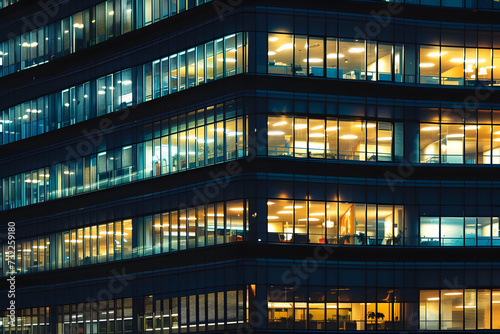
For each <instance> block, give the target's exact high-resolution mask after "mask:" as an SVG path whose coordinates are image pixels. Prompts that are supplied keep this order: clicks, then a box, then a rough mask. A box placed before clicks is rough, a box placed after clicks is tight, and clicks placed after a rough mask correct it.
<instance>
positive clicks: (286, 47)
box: [276, 43, 293, 52]
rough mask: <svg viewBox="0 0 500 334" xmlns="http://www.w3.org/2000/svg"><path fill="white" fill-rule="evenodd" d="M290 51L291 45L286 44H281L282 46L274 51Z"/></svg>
mask: <svg viewBox="0 0 500 334" xmlns="http://www.w3.org/2000/svg"><path fill="white" fill-rule="evenodd" d="M290 49H293V44H292V43H287V44H283V45H282V46H280V47H279V48H278V50H276V51H278V52H281V51H283V50H290Z"/></svg>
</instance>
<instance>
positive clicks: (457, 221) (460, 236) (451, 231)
mask: <svg viewBox="0 0 500 334" xmlns="http://www.w3.org/2000/svg"><path fill="white" fill-rule="evenodd" d="M441 245H442V246H463V245H464V218H462V217H442V218H441Z"/></svg>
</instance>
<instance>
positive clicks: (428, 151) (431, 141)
mask: <svg viewBox="0 0 500 334" xmlns="http://www.w3.org/2000/svg"><path fill="white" fill-rule="evenodd" d="M483 113H485V114H488V111H483ZM486 117H487V116H486ZM474 123H475V122H474ZM474 123H454V124H453V123H448V124H442V123H421V124H420V162H421V163H443V164H498V163H500V125H496V124H493V125H492V124H491V123H490V124H478V125H476V124H474Z"/></svg>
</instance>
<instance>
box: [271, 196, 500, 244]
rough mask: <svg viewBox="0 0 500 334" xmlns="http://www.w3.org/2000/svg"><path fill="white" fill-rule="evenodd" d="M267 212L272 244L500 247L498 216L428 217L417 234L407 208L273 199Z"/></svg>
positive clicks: (424, 219) (421, 219) (424, 218)
mask: <svg viewBox="0 0 500 334" xmlns="http://www.w3.org/2000/svg"><path fill="white" fill-rule="evenodd" d="M267 208H268V209H267V231H268V242H287V243H313V244H334V245H336V244H340V245H368V246H394V245H397V246H403V244H404V245H408V246H422V247H439V246H452V247H464V246H465V247H491V246H500V231H499V220H498V217H425V216H422V217H420V218H419V221H420V227H419V228H420V230H419V231H417V227H416V225H417V224H418V223H417V222H415V224H412V223H411V222H409V223H407V224H406V226H405V219H406V220H408V218H405V215H404V208H403V206H402V205H381V204H378V205H377V204H362V203H349V202H323V201H297V200H295V201H294V200H283V199H269V200H268V202H267ZM409 225H414V226H415V227H414V228H413V226H409ZM405 227H406V228H405ZM408 230H409V231H408ZM413 230H415V231H416V232H415V233H418V235H419V240H416V239H415V237H414V235H413V234H412V233H413V232H412V231H413ZM404 231H407V232H406V234H407V235H405V232H404Z"/></svg>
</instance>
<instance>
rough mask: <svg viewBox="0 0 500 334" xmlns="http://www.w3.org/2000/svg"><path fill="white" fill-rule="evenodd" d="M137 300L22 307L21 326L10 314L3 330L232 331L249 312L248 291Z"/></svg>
mask: <svg viewBox="0 0 500 334" xmlns="http://www.w3.org/2000/svg"><path fill="white" fill-rule="evenodd" d="M134 299H135V302H136V303H134ZM134 299H133V298H120V299H111V300H99V301H93V302H85V303H78V304H69V305H58V306H51V307H38V308H29V309H21V310H16V315H17V316H16V325H15V326H10V324H9V318H8V317H7V314H5V316H4V317H2V318H1V319H2V324H1V325H0V333H2V334H3V333H10V334H14V333H40V334H45V333H57V334H65V333H88V334H127V333H138V332H139V333H144V332H148V331H154V333H185V332H187V331H188V330H189V331H190V332H193V331H195V330H196V331H212V330H215V329H217V330H224V329H226V330H230V329H235V328H236V327H237V326H238V325H241V324H243V323H244V321H245V320H244V319H245V316H246V312H245V310H246V307H245V299H246V296H245V290H227V291H224V290H222V291H212V292H207V293H202V294H192V295H183V294H176V295H172V296H170V297H169V298H162V297H161V296H156V295H155V296H144V297H141V298H134ZM139 303H140V306H139V305H138V304H139ZM134 304H135V306H134ZM51 314H54V315H55V316H56V317H55V319H57V323H55V322H52V321H51V320H50V315H51Z"/></svg>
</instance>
